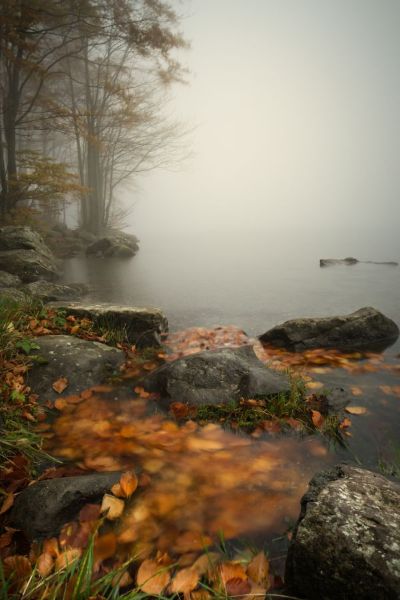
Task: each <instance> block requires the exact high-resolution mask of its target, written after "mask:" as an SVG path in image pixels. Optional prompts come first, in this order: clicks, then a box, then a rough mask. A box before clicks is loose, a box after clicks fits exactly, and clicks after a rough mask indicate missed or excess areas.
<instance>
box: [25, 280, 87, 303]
mask: <svg viewBox="0 0 400 600" xmlns="http://www.w3.org/2000/svg"><path fill="white" fill-rule="evenodd" d="M24 290H25V291H26V292H27V293H28V294H31V295H32V296H35V297H36V298H39V299H40V300H42V301H43V302H53V301H59V300H77V299H79V298H81V297H82V296H84V295H85V294H87V292H88V288H87V286H86V285H85V284H83V283H70V284H68V285H62V284H59V283H52V282H50V281H43V280H39V281H33V282H32V283H28V284H27V285H25V286H24Z"/></svg>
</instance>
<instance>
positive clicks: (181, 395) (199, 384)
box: [144, 346, 290, 406]
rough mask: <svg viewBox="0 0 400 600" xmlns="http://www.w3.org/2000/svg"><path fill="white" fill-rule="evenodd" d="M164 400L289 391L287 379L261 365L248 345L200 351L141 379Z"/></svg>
mask: <svg viewBox="0 0 400 600" xmlns="http://www.w3.org/2000/svg"><path fill="white" fill-rule="evenodd" d="M144 386H145V388H146V389H147V390H149V391H154V392H158V393H160V394H161V397H162V398H163V399H167V401H179V402H186V403H188V404H190V405H193V406H200V405H212V404H228V403H230V402H237V401H239V400H240V398H242V397H243V398H251V397H255V396H263V397H267V396H273V395H276V394H279V393H289V392H290V382H289V379H288V378H287V377H286V376H284V375H282V374H279V373H277V372H275V371H272V370H271V369H269V368H268V367H266V366H265V365H264V363H262V362H261V361H260V360H258V358H257V357H256V355H255V354H254V350H253V348H252V347H251V346H244V347H242V348H224V349H222V350H215V351H208V352H201V353H199V354H193V355H191V356H187V357H184V358H179V359H177V360H175V361H173V362H171V363H167V364H165V365H163V366H162V367H160V368H159V369H157V370H156V371H154V372H153V373H152V374H151V375H149V376H148V377H147V378H146V379H145V380H144Z"/></svg>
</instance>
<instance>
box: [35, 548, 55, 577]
mask: <svg viewBox="0 0 400 600" xmlns="http://www.w3.org/2000/svg"><path fill="white" fill-rule="evenodd" d="M53 567H54V558H53V556H52V555H51V554H49V553H48V552H43V553H42V554H41V555H40V556H39V558H38V559H37V563H36V568H37V570H38V573H39V575H41V576H42V577H47V576H48V575H50V573H51V572H52V570H53Z"/></svg>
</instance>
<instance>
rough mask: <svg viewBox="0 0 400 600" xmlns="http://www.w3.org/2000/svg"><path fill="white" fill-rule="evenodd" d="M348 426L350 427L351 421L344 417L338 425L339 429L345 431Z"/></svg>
mask: <svg viewBox="0 0 400 600" xmlns="http://www.w3.org/2000/svg"><path fill="white" fill-rule="evenodd" d="M350 426H351V421H350V419H349V418H348V417H345V418H344V419H343V421H342V422H341V423H340V425H339V427H340V429H346V428H347V427H350Z"/></svg>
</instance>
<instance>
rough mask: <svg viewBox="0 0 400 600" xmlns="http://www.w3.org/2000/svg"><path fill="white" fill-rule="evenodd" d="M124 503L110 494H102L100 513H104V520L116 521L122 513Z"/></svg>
mask: <svg viewBox="0 0 400 600" xmlns="http://www.w3.org/2000/svg"><path fill="white" fill-rule="evenodd" d="M124 508H125V503H124V501H123V500H121V499H120V498H116V497H115V496H111V494H104V496H103V501H102V503H101V512H102V513H106V518H107V519H109V520H110V521H114V520H115V519H118V518H119V517H120V516H121V515H122V513H123V512H124Z"/></svg>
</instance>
